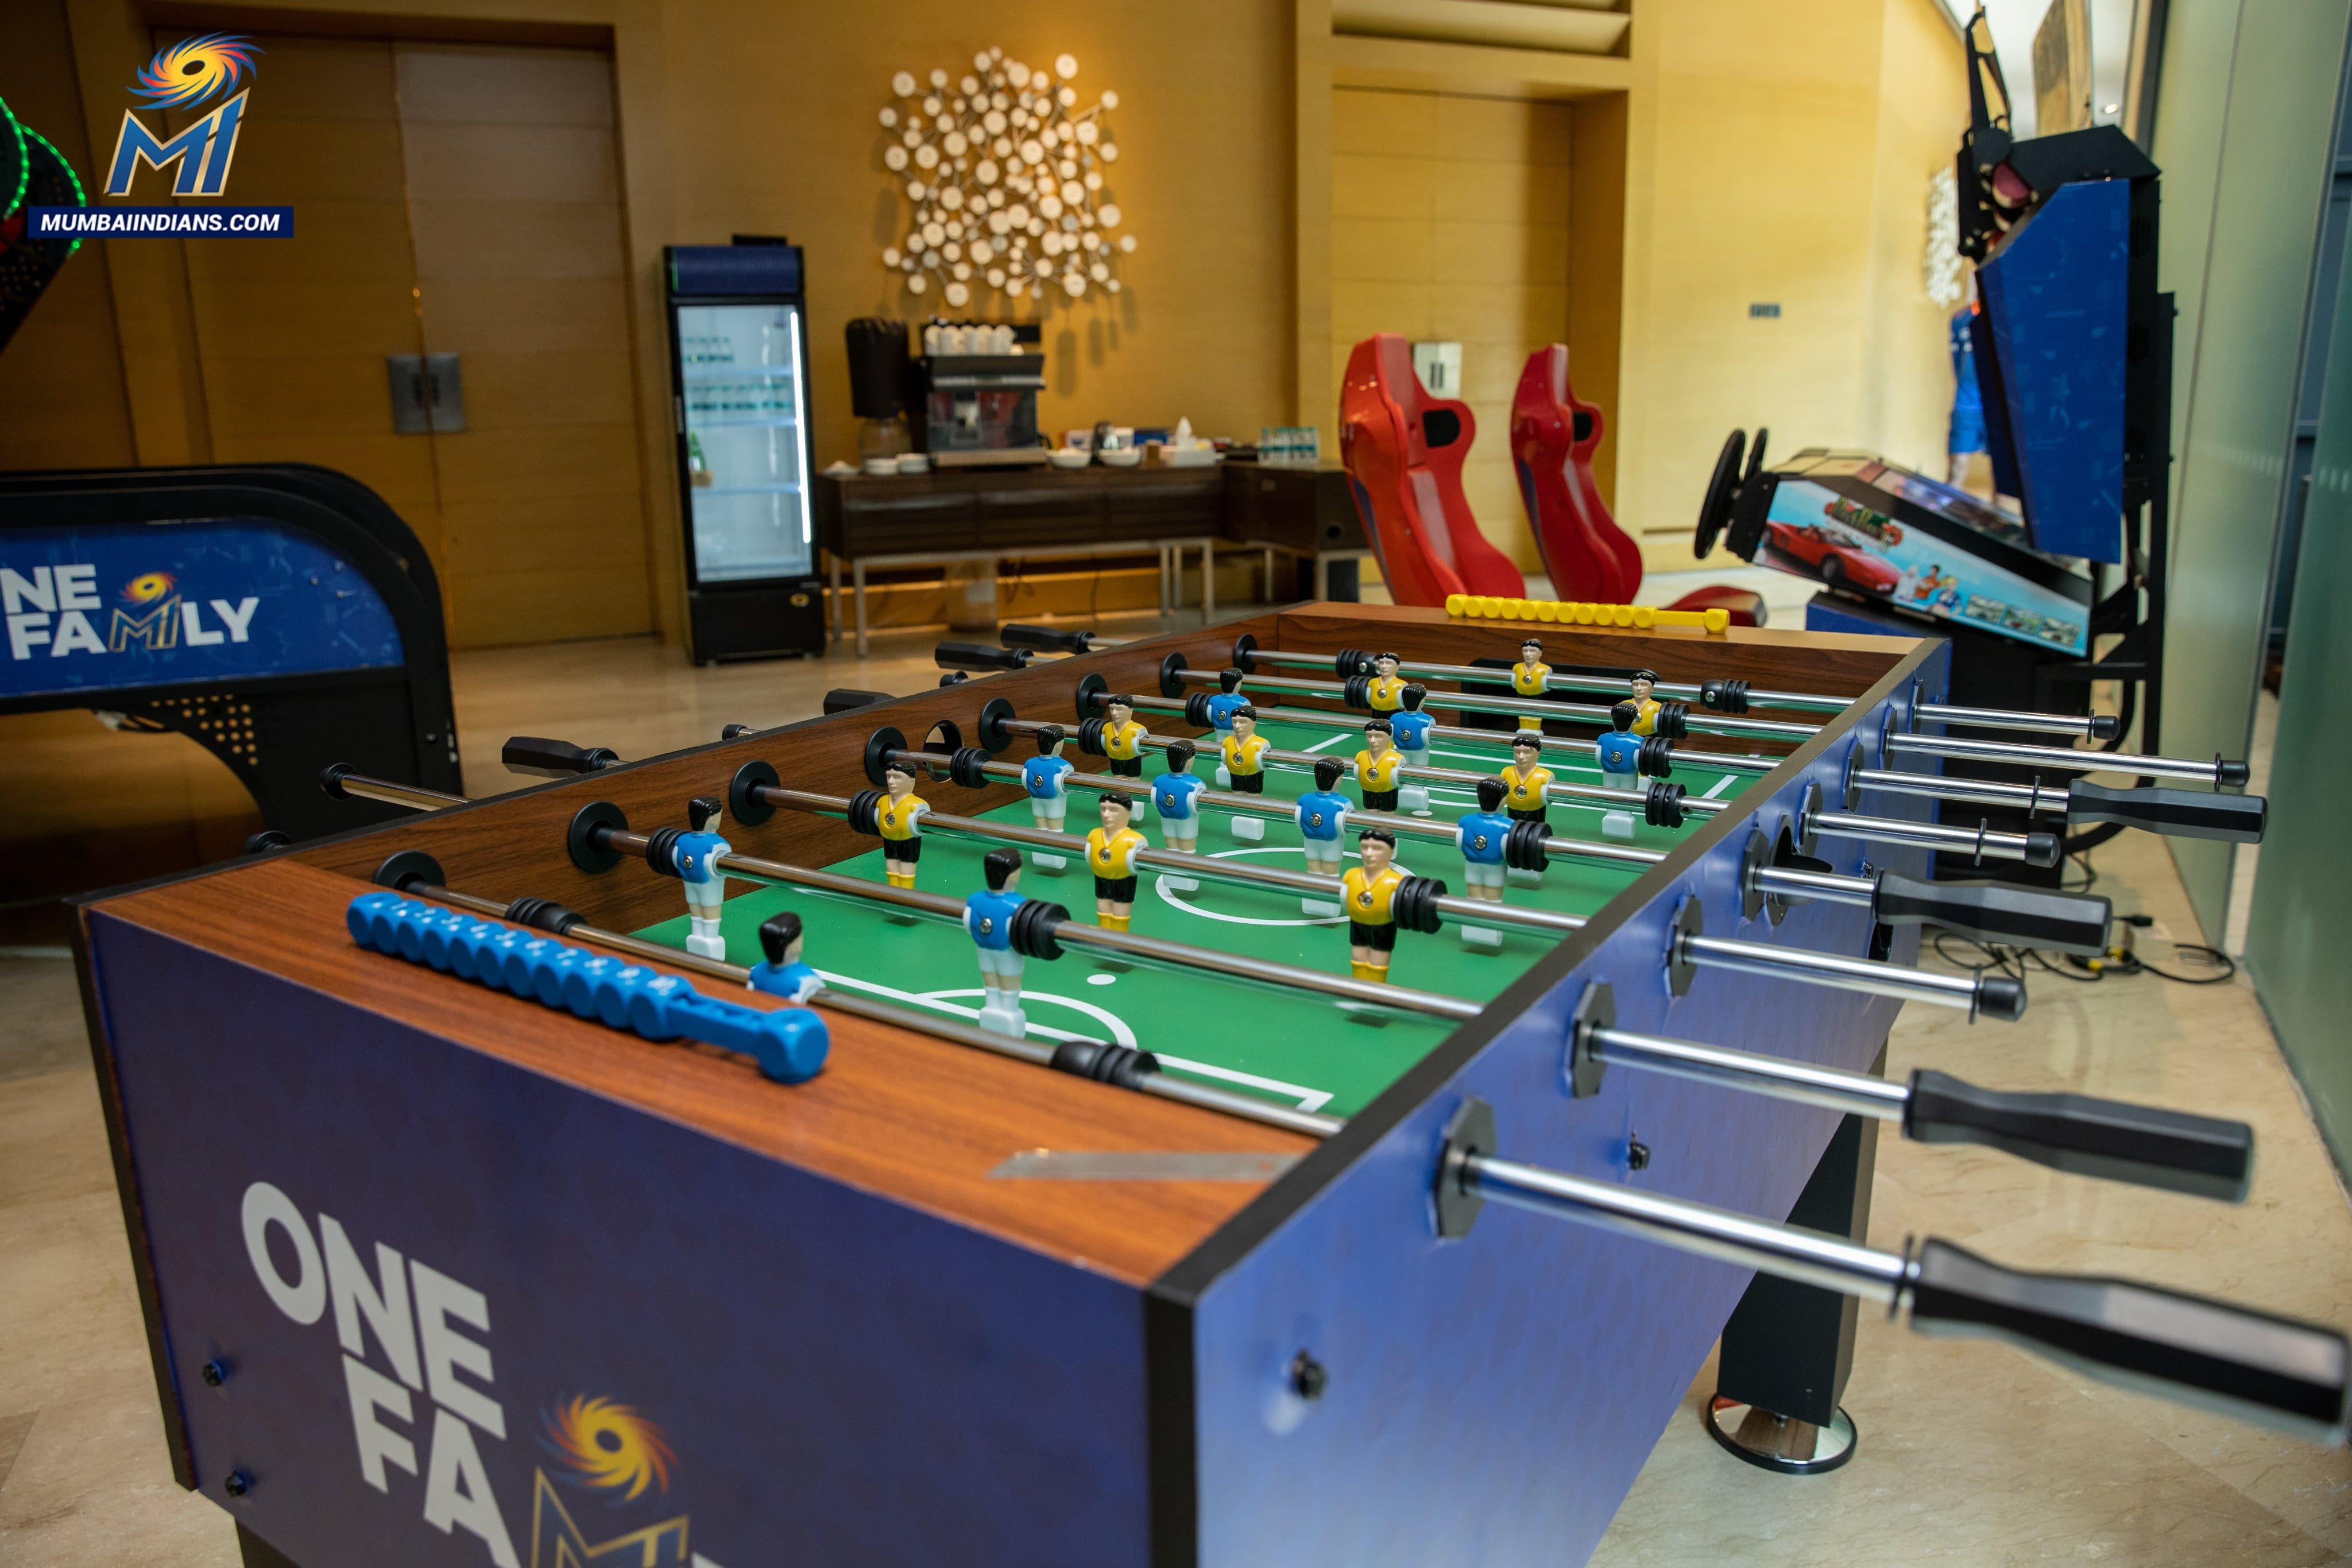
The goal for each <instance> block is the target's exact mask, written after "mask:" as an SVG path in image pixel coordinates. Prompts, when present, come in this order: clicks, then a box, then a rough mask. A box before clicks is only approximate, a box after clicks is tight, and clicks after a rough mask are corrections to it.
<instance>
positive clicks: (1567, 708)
mask: <svg viewBox="0 0 2352 1568" xmlns="http://www.w3.org/2000/svg"><path fill="white" fill-rule="evenodd" d="M1251 656H1252V657H1253V658H1255V656H1256V655H1255V654H1253V655H1251ZM1483 673H1484V674H1485V676H1486V679H1488V680H1497V679H1500V680H1505V681H1507V680H1508V679H1509V678H1510V672H1509V671H1507V670H1491V671H1486V672H1483ZM1176 678H1177V679H1178V680H1180V681H1183V682H1185V683H1186V684H1187V685H1211V686H1213V685H1217V684H1218V677H1217V674H1216V672H1214V671H1213V670H1179V671H1178V672H1177V673H1176ZM1241 684H1242V685H1243V686H1244V687H1249V686H1257V687H1261V688H1263V689H1265V690H1266V691H1273V692H1295V693H1297V694H1298V695H1303V696H1317V697H1327V698H1328V699H1330V700H1331V701H1333V702H1339V701H1342V700H1344V699H1345V696H1346V692H1345V688H1343V687H1341V686H1340V685H1338V684H1337V683H1334V682H1330V681H1299V680H1293V679H1291V678H1290V677H1288V676H1286V675H1244V676H1243V677H1242V682H1241ZM1422 706H1423V707H1450V708H1454V709H1455V710H1457V711H1458V712H1462V713H1500V714H1513V715H1527V714H1528V713H1530V712H1539V713H1541V714H1542V715H1543V716H1545V717H1547V718H1564V719H1578V720H1581V721H1583V722H1585V723H1588V724H1597V725H1600V726H1602V727H1607V726H1608V724H1609V722H1610V719H1609V707H1608V706H1591V705H1587V704H1582V703H1562V702H1554V701H1552V700H1551V699H1550V698H1549V697H1517V696H1514V697H1489V696H1480V695H1476V694H1475V693H1465V692H1432V693H1430V694H1429V695H1428V696H1427V697H1425V698H1423V702H1422ZM1685 724H1686V725H1687V726H1688V727H1689V729H1690V730H1691V732H1692V733H1693V734H1695V735H1737V736H1745V737H1748V738H1750V739H1762V740H1789V741H1802V740H1809V739H1811V737H1813V735H1814V734H1815V733H1816V732H1817V731H1818V730H1819V729H1820V728H1821V727H1820V726H1819V725H1812V724H1783V723H1781V722H1780V720H1778V719H1769V718H1722V717H1718V716H1715V715H1712V714H1692V715H1691V716H1689V717H1688V718H1687V719H1686V720H1685Z"/></svg>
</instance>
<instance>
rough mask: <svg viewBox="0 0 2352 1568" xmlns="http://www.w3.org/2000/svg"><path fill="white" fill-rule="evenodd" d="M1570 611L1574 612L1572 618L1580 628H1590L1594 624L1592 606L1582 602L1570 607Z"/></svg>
mask: <svg viewBox="0 0 2352 1568" xmlns="http://www.w3.org/2000/svg"><path fill="white" fill-rule="evenodd" d="M1569 609H1570V611H1571V612H1573V617H1572V618H1573V619H1574V621H1575V622H1576V624H1578V625H1579V626H1590V625H1591V624H1592V606H1591V605H1590V604H1587V603H1585V602H1584V601H1581V600H1580V601H1577V602H1576V603H1574V604H1571V605H1570V606H1569Z"/></svg>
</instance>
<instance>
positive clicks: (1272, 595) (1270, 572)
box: [1265, 545, 1282, 604]
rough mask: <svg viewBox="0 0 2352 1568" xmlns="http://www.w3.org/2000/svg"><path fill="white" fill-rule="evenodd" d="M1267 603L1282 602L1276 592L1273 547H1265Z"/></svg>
mask: <svg viewBox="0 0 2352 1568" xmlns="http://www.w3.org/2000/svg"><path fill="white" fill-rule="evenodd" d="M1265 601H1266V602H1267V603H1268V604H1279V603H1281V602H1282V599H1281V597H1280V595H1278V594H1276V592H1275V591H1274V547H1273V546H1272V545H1268V546H1266V547H1265Z"/></svg>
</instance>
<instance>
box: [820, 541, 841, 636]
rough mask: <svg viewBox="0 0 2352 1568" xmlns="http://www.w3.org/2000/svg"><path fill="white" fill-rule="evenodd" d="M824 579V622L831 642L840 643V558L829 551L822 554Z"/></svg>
mask: <svg viewBox="0 0 2352 1568" xmlns="http://www.w3.org/2000/svg"><path fill="white" fill-rule="evenodd" d="M824 577H825V585H826V589H827V592H826V594H825V599H824V610H825V620H826V622H828V625H829V629H830V630H831V632H832V633H833V639H832V640H833V641H834V642H836V643H838V642H840V641H841V558H840V557H839V556H837V555H835V554H834V553H833V552H832V551H831V550H827V551H825V554H824Z"/></svg>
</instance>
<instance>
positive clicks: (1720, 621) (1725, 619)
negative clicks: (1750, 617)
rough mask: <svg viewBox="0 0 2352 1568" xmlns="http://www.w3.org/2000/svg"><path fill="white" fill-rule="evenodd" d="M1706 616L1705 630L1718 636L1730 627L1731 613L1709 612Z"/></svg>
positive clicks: (1726, 611) (1721, 611)
mask: <svg viewBox="0 0 2352 1568" xmlns="http://www.w3.org/2000/svg"><path fill="white" fill-rule="evenodd" d="M1730 625H1731V612H1730V611H1728V610H1709V611H1707V612H1706V629H1707V630H1708V631H1709V632H1715V633H1716V634H1717V635H1718V636H1719V635H1721V634H1722V633H1723V632H1724V631H1725V630H1726V629H1727V628H1728V627H1729V626H1730Z"/></svg>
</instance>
